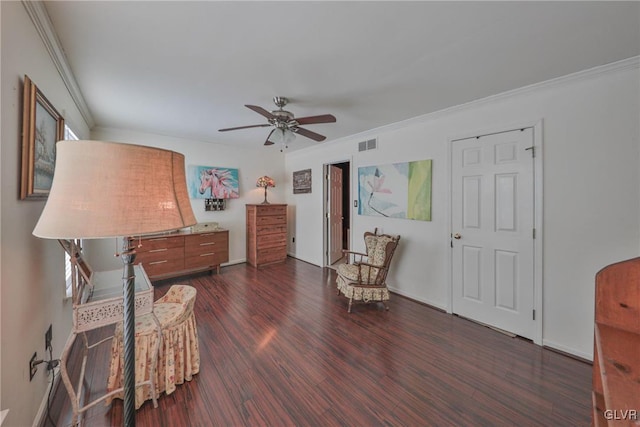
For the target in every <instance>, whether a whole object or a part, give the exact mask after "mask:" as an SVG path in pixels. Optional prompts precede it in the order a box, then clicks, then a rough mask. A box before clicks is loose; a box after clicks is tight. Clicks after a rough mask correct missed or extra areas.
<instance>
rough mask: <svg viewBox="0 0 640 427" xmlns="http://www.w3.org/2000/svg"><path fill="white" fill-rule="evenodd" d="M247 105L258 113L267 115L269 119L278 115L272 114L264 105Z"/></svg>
mask: <svg viewBox="0 0 640 427" xmlns="http://www.w3.org/2000/svg"><path fill="white" fill-rule="evenodd" d="M245 107H247V108H249V109H250V110H253V111H255V112H256V113H258V114H260V115H262V116H265V117H266V118H267V119H275V118H276V116H274V115H273V114H271V113H270V112H269V111H267V110H265V109H264V108H262V107H258V106H257V105H246V104H245Z"/></svg>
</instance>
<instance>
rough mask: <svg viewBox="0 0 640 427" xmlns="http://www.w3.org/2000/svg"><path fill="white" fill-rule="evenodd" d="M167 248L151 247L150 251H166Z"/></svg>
mask: <svg viewBox="0 0 640 427" xmlns="http://www.w3.org/2000/svg"><path fill="white" fill-rule="evenodd" d="M166 250H167V248H162V249H151V250H150V251H149V252H164V251H166Z"/></svg>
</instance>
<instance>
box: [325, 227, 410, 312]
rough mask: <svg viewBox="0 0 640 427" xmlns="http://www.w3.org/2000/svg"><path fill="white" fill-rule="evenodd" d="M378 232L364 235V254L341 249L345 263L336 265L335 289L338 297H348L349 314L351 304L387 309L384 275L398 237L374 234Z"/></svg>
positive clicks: (368, 232)
mask: <svg viewBox="0 0 640 427" xmlns="http://www.w3.org/2000/svg"><path fill="white" fill-rule="evenodd" d="M377 231H378V230H377V229H376V230H375V231H374V232H373V233H371V232H370V231H367V232H365V233H364V243H365V247H366V250H367V253H361V252H353V251H348V250H343V251H342V252H343V253H344V255H345V256H346V260H347V263H346V264H341V265H339V266H338V270H337V272H338V277H337V278H336V286H337V288H338V295H340V293H342V294H343V295H344V296H345V297H347V298H349V306H348V308H347V311H348V312H349V313H351V305H352V304H353V301H362V302H364V303H369V302H382V303H383V304H384V307H385V309H387V310H389V306H388V305H387V303H386V302H387V301H388V300H389V290H388V289H387V282H386V280H387V273H388V272H389V265H390V264H391V258H392V257H393V253H394V252H395V250H396V247H397V246H398V242H399V241H400V236H392V235H389V234H377Z"/></svg>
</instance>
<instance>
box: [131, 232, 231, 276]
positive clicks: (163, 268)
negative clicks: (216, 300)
mask: <svg viewBox="0 0 640 427" xmlns="http://www.w3.org/2000/svg"><path fill="white" fill-rule="evenodd" d="M133 240H134V243H135V244H137V240H138V239H137V238H133ZM141 244H142V246H141V247H139V248H138V249H137V250H136V253H137V255H136V260H135V263H136V264H142V265H143V266H144V269H145V271H146V272H147V275H148V276H149V278H150V279H151V280H159V279H167V278H170V277H176V276H182V275H185V274H189V273H195V272H198V271H206V270H213V269H216V270H217V272H218V273H220V264H223V263H225V262H229V231H228V230H217V231H205V232H202V233H189V232H180V233H173V234H162V235H156V236H147V237H143V238H142V239H141Z"/></svg>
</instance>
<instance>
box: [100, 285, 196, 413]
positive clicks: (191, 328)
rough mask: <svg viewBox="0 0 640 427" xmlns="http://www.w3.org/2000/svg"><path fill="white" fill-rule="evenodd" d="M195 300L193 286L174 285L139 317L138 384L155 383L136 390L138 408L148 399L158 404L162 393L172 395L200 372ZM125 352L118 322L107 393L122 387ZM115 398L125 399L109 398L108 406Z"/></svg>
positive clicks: (137, 329)
mask: <svg viewBox="0 0 640 427" xmlns="http://www.w3.org/2000/svg"><path fill="white" fill-rule="evenodd" d="M195 299H196V289H195V288H194V287H192V286H187V285H173V286H171V287H170V288H169V290H168V291H167V293H166V294H165V295H164V296H163V297H161V298H159V299H158V300H157V301H155V302H154V303H153V313H150V314H146V315H144V316H138V317H136V326H135V327H136V334H135V341H136V351H135V357H136V384H138V383H144V382H145V381H147V382H149V381H150V383H151V384H152V385H151V386H149V385H144V386H140V387H137V388H136V393H135V394H136V404H135V406H136V409H138V408H139V407H140V406H141V405H142V404H143V403H144V401H145V400H149V399H152V400H153V401H154V403H155V399H156V398H157V397H158V396H159V395H160V393H162V392H165V393H166V394H171V393H173V392H174V391H175V389H176V384H182V383H184V382H185V381H191V379H192V378H193V375H194V374H197V373H198V372H199V371H200V350H199V344H198V330H197V328H196V319H195V315H194V311H193V309H194V304H195ZM158 327H159V328H160V331H161V333H160V336H161V339H159V335H158ZM158 347H159V349H158ZM123 353H124V349H123V340H122V323H119V324H118V325H117V326H116V329H115V333H114V339H113V342H112V347H111V368H110V372H109V379H108V383H107V391H113V390H116V389H118V388H120V387H122V373H123V369H124V363H123V362H124V361H123ZM154 389H155V390H154ZM113 397H117V398H122V393H120V394H115V395H114V396H112V397H110V398H109V399H107V401H106V402H107V404H109V403H111V400H112V399H113ZM154 406H155V405H154Z"/></svg>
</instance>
